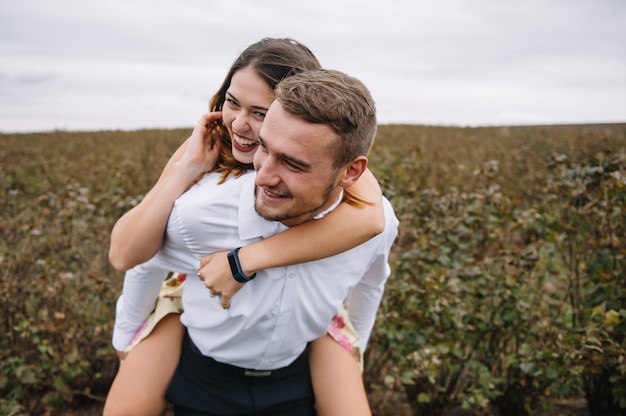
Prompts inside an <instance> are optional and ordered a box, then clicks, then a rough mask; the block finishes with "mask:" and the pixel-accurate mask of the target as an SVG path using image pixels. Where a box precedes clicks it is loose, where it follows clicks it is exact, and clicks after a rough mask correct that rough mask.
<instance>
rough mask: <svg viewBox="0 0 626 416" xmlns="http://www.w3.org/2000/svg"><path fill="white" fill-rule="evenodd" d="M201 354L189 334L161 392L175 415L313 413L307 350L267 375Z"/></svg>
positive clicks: (313, 402) (218, 415)
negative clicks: (172, 374)
mask: <svg viewBox="0 0 626 416" xmlns="http://www.w3.org/2000/svg"><path fill="white" fill-rule="evenodd" d="M268 373H269V372H262V371H249V370H245V369H243V368H239V367H235V366H231V365H228V364H223V363H219V362H217V361H215V360H214V359H212V358H209V357H205V356H204V355H202V354H201V353H200V351H199V350H198V348H197V347H196V346H195V345H194V344H193V342H192V341H191V340H190V339H189V337H188V336H186V337H185V341H184V342H183V350H182V355H181V358H180V361H179V363H178V367H177V368H176V372H175V373H174V377H173V379H172V382H171V383H170V386H169V388H168V390H167V393H166V395H165V397H166V399H167V401H169V402H171V403H173V404H174V414H175V415H176V416H221V415H237V416H240V415H241V416H243V415H272V416H279V415H285V416H287V415H289V416H293V415H298V416H306V415H315V399H314V396H313V387H312V385H311V375H310V371H309V360H308V349H307V351H305V352H304V353H303V354H302V355H301V356H300V357H299V358H298V359H297V360H296V361H294V362H293V363H292V364H290V365H289V366H287V367H284V368H281V369H279V370H274V371H272V372H271V374H268Z"/></svg>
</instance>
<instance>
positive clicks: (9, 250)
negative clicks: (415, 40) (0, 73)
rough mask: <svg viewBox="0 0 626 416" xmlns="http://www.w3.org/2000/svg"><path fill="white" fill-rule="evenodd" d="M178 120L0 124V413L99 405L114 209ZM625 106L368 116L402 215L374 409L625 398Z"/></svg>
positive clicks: (371, 377) (536, 407)
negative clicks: (48, 126)
mask: <svg viewBox="0 0 626 416" xmlns="http://www.w3.org/2000/svg"><path fill="white" fill-rule="evenodd" d="M190 132H191V130H141V131H134V132H123V131H104V132H93V133H81V132H65V131H56V132H51V133H39V134H2V135H0V192H2V203H1V209H0V265H1V271H0V276H1V278H0V296H1V297H2V298H1V299H0V305H1V308H2V309H1V314H0V316H1V323H0V330H1V332H0V366H1V371H0V414H3V415H29V414H32V415H39V414H50V415H55V414H71V413H72V412H78V413H76V414H81V413H80V410H77V409H84V408H85V406H91V407H92V408H93V407H94V405H95V406H96V407H97V406H99V405H101V403H102V400H103V398H104V397H105V396H106V392H107V390H108V387H109V385H110V383H111V381H112V379H113V376H114V374H115V371H116V370H117V359H116V357H115V354H114V351H113V350H112V348H111V347H110V335H111V331H112V324H113V316H114V304H115V301H116V298H117V296H118V294H119V293H120V291H121V282H122V275H121V274H119V273H117V272H115V271H114V270H113V269H112V268H111V266H110V265H109V264H108V261H107V250H108V243H109V233H110V230H111V227H112V226H113V223H114V222H115V220H116V219H117V218H118V217H119V216H120V215H122V214H123V213H124V212H125V211H127V210H128V209H129V208H130V207H132V206H134V205H135V204H136V203H137V202H138V201H139V200H140V199H141V197H142V196H143V193H145V192H146V191H147V190H148V189H149V188H150V187H151V186H152V184H153V183H154V182H155V181H156V179H157V177H158V175H159V173H160V171H161V169H162V167H163V166H164V164H165V162H166V161H167V159H168V157H169V156H170V155H171V153H172V152H173V151H174V150H175V149H176V147H177V145H178V144H179V143H181V142H182V140H183V139H184V138H186V137H187V136H188V134H189V133H190ZM625 133H626V125H623V124H613V125H588V126H582V125H579V126H536V127H492V128H457V127H433V126H408V125H407V126H404V125H389V126H381V127H380V128H379V132H378V136H377V139H376V144H375V146H374V149H373V151H372V154H371V157H370V167H371V169H372V170H373V171H374V173H375V174H376V176H377V177H378V178H379V180H380V182H381V185H382V187H383V191H384V193H385V195H387V196H388V197H389V199H390V200H391V202H392V204H393V205H394V207H395V209H396V213H397V215H398V217H399V218H400V221H401V225H400V234H399V237H398V240H397V241H396V244H395V246H394V249H393V252H392V268H393V271H394V272H393V276H392V278H391V279H390V280H389V283H388V285H387V291H386V296H385V298H384V300H383V303H382V305H381V308H380V310H379V316H378V318H379V319H378V321H377V324H376V327H375V329H374V333H373V335H372V339H371V341H370V345H369V348H368V352H367V357H366V358H367V361H366V371H365V381H366V384H367V388H368V393H369V396H370V400H371V403H372V407H373V410H374V413H375V414H377V415H403V414H406V415H437V414H451V412H453V413H454V414H464V415H505V414H506V415H526V414H538V413H537V412H549V411H550V410H551V409H554V408H555V403H556V402H557V401H558V400H560V399H563V398H569V397H584V398H586V401H587V404H588V414H590V415H619V414H626V410H625V409H626V341H625V339H624V338H625V335H626V271H625V265H626V260H625V255H626V243H625V241H624V236H625V235H626V207H625V205H626V137H625Z"/></svg>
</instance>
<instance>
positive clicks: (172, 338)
mask: <svg viewBox="0 0 626 416" xmlns="http://www.w3.org/2000/svg"><path fill="white" fill-rule="evenodd" d="M179 318H180V315H179V314H177V313H172V314H169V315H167V316H165V317H164V318H163V319H161V321H160V322H159V323H158V324H157V325H156V326H155V328H154V329H153V330H152V332H151V333H150V335H148V336H147V337H146V338H145V339H144V340H142V341H141V342H140V343H139V344H137V345H136V346H135V347H134V348H133V349H132V350H131V351H130V352H129V353H128V354H127V356H126V359H125V360H124V362H123V363H122V364H121V365H120V369H119V371H118V373H117V375H116V376H115V380H113V384H112V385H111V389H110V390H109V394H108V396H107V399H106V403H105V404H104V411H103V416H125V415H132V416H140V415H145V416H158V415H160V414H161V413H162V412H163V410H164V409H165V406H166V402H165V390H166V389H167V387H168V385H169V383H170V380H171V379H172V376H173V374H174V370H176V366H177V365H178V360H179V358H180V351H181V345H182V340H183V334H184V327H183V325H182V324H181V323H180V319H179Z"/></svg>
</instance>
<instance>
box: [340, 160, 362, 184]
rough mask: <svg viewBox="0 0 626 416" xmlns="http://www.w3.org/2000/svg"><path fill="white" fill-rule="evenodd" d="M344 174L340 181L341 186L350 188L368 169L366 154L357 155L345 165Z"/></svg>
mask: <svg viewBox="0 0 626 416" xmlns="http://www.w3.org/2000/svg"><path fill="white" fill-rule="evenodd" d="M343 169H344V170H345V171H344V175H343V178H342V179H341V181H340V182H339V186H341V187H342V188H344V189H345V188H349V187H351V186H352V185H354V183H355V182H356V181H357V180H358V179H359V178H360V177H361V175H362V174H363V172H365V170H366V169H367V157H366V156H357V157H356V158H354V159H353V160H352V162H350V163H348V164H347V165H345V166H344V167H343Z"/></svg>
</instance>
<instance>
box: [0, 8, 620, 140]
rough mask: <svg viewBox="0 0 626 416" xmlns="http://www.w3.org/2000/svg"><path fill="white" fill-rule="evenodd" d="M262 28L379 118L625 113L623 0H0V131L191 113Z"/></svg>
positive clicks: (122, 123)
mask: <svg viewBox="0 0 626 416" xmlns="http://www.w3.org/2000/svg"><path fill="white" fill-rule="evenodd" d="M265 36H274V37H284V36H290V37H293V38H295V39H298V40H300V41H302V42H304V43H305V44H307V45H308V46H309V47H310V48H311V49H312V50H313V51H314V52H315V53H316V54H317V55H318V57H319V59H320V61H321V62H322V64H323V65H325V66H328V67H333V68H336V69H340V70H344V71H345V72H348V73H351V74H353V75H355V76H358V77H360V78H361V79H362V80H363V81H364V82H365V83H366V84H367V85H368V86H369V87H370V89H371V90H372V93H373V95H374V97H375V99H376V101H377V104H378V107H379V120H380V121H381V122H383V123H388V122H408V123H426V124H448V125H449V124H459V125H484V124H502V123H507V122H509V121H510V122H511V123H513V122H515V121H516V120H519V122H520V123H535V122H539V121H541V122H542V123H543V122H553V123H560V122H581V123H586V122H604V121H626V105H624V102H623V101H624V98H623V97H626V77H625V76H624V75H623V74H624V68H625V67H626V53H624V52H626V51H625V50H624V46H623V39H624V38H626V2H623V1H621V0H598V1H595V2H588V1H585V0H549V1H543V0H529V1H525V2H515V3H511V2H506V3H503V2H498V1H495V0H476V1H473V2H467V1H463V0H441V1H438V2H427V1H425V0H418V1H408V0H391V1H386V2H380V1H357V0H349V1H336V0H332V1H331V0H321V1H318V2H297V1H288V0H266V1H264V2H248V1H244V0H229V1H220V2H207V1H204V0H179V1H176V2H175V1H173V0H171V1H155V0H152V1H149V0H135V1H127V0H111V1H106V2H98V1H93V0H91V1H90V0H56V1H54V2H49V1H45V0H24V1H20V2H16V1H12V0H0V131H11V130H20V131H29V130H41V129H43V130H46V129H53V128H68V129H99V128H112V129H114V128H141V127H171V126H181V125H182V126H193V124H194V123H195V120H196V118H197V117H198V115H199V114H200V113H201V112H202V111H204V110H205V109H206V102H207V101H208V99H209V97H210V96H211V95H212V93H213V92H214V90H215V89H216V88H217V87H218V86H219V84H220V82H221V80H222V77H223V76H224V74H225V73H226V70H227V69H228V67H229V66H230V64H231V63H232V61H233V60H234V59H235V58H236V56H237V55H238V53H239V52H240V51H241V50H242V49H243V48H244V47H245V46H246V45H248V44H250V43H253V42H255V41H257V40H259V39H260V38H262V37H265ZM507 120H509V121H507Z"/></svg>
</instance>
